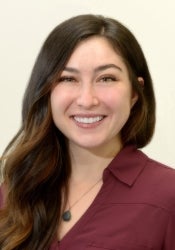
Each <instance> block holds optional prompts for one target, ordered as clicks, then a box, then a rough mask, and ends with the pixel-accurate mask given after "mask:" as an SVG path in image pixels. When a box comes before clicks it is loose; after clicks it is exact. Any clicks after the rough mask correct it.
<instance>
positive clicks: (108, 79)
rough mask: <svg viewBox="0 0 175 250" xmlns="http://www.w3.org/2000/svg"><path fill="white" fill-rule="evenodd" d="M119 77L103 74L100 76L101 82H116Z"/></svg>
mask: <svg viewBox="0 0 175 250" xmlns="http://www.w3.org/2000/svg"><path fill="white" fill-rule="evenodd" d="M115 81H117V78H116V77H114V76H103V77H101V78H100V82H115Z"/></svg>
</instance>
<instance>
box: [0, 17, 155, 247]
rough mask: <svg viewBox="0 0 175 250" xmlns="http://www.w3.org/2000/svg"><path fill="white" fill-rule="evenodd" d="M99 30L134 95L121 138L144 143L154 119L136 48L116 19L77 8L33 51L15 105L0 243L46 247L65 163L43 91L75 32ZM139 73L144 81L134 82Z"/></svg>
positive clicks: (63, 144) (57, 212)
mask: <svg viewBox="0 0 175 250" xmlns="http://www.w3.org/2000/svg"><path fill="white" fill-rule="evenodd" d="M93 35H99V36H104V37H106V38H107V39H108V40H109V42H110V43H111V44H112V45H113V47H114V49H116V51H117V52H118V53H120V54H121V56H122V58H123V60H124V61H125V63H126V66H127V68H128V71H129V76H130V80H131V84H132V87H133V89H134V90H135V91H136V92H137V93H138V96H139V98H138V101H137V103H136V105H135V106H134V107H133V109H132V111H131V115H130V117H129V119H128V121H127V123H126V124H125V126H124V127H123V129H122V131H121V133H122V139H123V144H129V143H132V144H135V145H136V146H137V147H143V146H145V145H146V144H147V143H148V142H149V141H150V139H151V138H152V135H153V131H154V125H155V99H154V92H153V87H152V80H151V76H150V73H149V70H148V66H147V63H146V60H145V57H144V55H143V52H142V49H141V47H140V45H139V44H138V42H137V40H136V39H135V37H134V36H133V34H132V33H131V32H130V31H129V30H128V29H127V28H126V27H125V26H123V25H122V24H121V23H120V22H118V21H116V20H114V19H111V18H105V17H103V16H96V15H80V16H77V17H73V18H71V19H69V20H67V21H65V22H63V23H61V24H60V25H58V26H57V27H56V28H55V29H54V30H53V31H52V32H51V34H50V35H49V36H48V38H47V39H46V41H45V42H44V44H43V46H42V48H41V51H40V53H39V55H38V58H37V59H36V62H35V65H34V68H33V71H32V73H31V77H30V80H29V83H28V86H27V88H26V91H25V95H24V99H23V107H22V125H21V128H20V129H19V131H18V133H17V135H16V136H15V137H14V139H13V140H12V141H11V142H10V144H9V145H8V147H7V148H6V150H5V152H4V154H3V157H2V160H1V168H3V180H4V184H5V186H6V195H5V196H6V198H5V203H4V207H3V209H2V210H1V212H0V221H1V223H0V232H1V233H0V248H1V249H2V250H12V249H20V250H21V249H27V250H29V249H30V250H31V249H32V250H43V249H48V248H49V245H50V244H51V242H52V240H53V238H54V237H55V234H56V230H57V227H58V225H59V219H60V216H61V206H62V205H61V203H62V191H63V189H64V190H65V192H66V190H67V185H68V179H69V177H70V173H71V164H70V156H69V150H68V146H67V140H66V138H65V136H64V135H63V134H62V133H61V132H60V131H59V130H58V128H56V127H55V125H54V123H53V119H52V115H51V107H50V93H51V90H52V87H53V84H54V81H55V77H56V75H58V74H60V72H61V71H62V70H63V68H64V66H65V64H66V62H67V61H68V59H69V58H70V56H71V54H72V52H73V50H74V49H75V46H76V45H77V44H78V42H80V41H81V40H82V39H86V38H87V37H90V36H93ZM138 77H142V78H143V79H144V87H143V86H141V85H140V84H139V83H138Z"/></svg>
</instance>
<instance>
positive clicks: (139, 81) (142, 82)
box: [137, 76, 144, 87]
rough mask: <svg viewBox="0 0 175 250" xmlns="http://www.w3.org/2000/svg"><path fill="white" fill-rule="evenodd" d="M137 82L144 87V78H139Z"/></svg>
mask: <svg viewBox="0 0 175 250" xmlns="http://www.w3.org/2000/svg"><path fill="white" fill-rule="evenodd" d="M137 80H138V83H139V84H140V85H141V86H142V87H144V79H143V77H141V76H139V77H137Z"/></svg>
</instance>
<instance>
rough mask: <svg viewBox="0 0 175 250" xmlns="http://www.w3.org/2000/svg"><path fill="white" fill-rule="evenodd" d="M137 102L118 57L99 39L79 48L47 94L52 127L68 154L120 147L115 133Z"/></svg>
mask: <svg viewBox="0 0 175 250" xmlns="http://www.w3.org/2000/svg"><path fill="white" fill-rule="evenodd" d="M136 101H137V95H136V94H135V93H133V91H132V88H131V83H130V80H129V76H128V70H127V68H126V65H125V64H124V62H123V60H122V58H121V56H120V55H118V54H117V53H116V51H114V49H113V48H112V46H111V45H110V43H109V42H108V40H107V39H106V38H103V37H98V36H95V37H91V38H88V39H86V40H85V41H82V42H80V43H79V44H78V46H77V47H76V49H75V50H74V52H73V54H72V55H71V57H70V59H69V61H68V63H67V65H66V66H65V69H64V70H63V72H62V73H61V76H60V77H59V78H58V84H57V85H56V86H55V87H54V89H53V90H52V93H51V109H52V115H53V120H54V123H55V124H56V126H57V127H58V129H60V130H61V131H62V133H63V134H64V135H65V136H66V137H67V138H68V140H69V143H70V148H71V149H72V150H74V148H77V147H79V148H85V149H89V150H94V151H98V152H105V151H106V149H108V150H107V151H108V152H110V151H113V149H114V148H116V149H118V148H121V145H122V142H121V138H120V131H121V129H122V127H123V126H124V124H125V123H126V121H127V120H128V117H129V115H130V111H131V108H132V107H133V105H134V104H135V102H136ZM115 153H116V152H113V154H115Z"/></svg>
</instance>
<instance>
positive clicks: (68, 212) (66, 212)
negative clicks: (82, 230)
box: [62, 210, 71, 221]
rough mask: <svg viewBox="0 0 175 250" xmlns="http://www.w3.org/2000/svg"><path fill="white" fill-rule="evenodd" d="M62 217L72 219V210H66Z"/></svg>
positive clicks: (66, 219) (65, 219)
mask: <svg viewBox="0 0 175 250" xmlns="http://www.w3.org/2000/svg"><path fill="white" fill-rule="evenodd" d="M62 219H63V220H64V221H70V219H71V212H70V210H67V211H65V212H64V213H63V214H62Z"/></svg>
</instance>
